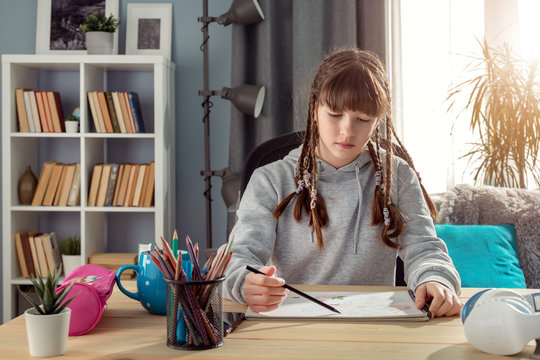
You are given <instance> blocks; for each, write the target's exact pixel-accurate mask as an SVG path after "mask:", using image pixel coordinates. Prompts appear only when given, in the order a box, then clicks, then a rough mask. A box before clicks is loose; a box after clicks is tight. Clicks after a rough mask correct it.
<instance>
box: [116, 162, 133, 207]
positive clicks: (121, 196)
mask: <svg viewBox="0 0 540 360" xmlns="http://www.w3.org/2000/svg"><path fill="white" fill-rule="evenodd" d="M131 167H132V165H131V164H124V172H123V174H122V182H121V184H120V189H118V201H117V202H116V204H115V205H116V206H124V201H125V198H126V192H127V187H128V184H129V178H130V177H131Z"/></svg>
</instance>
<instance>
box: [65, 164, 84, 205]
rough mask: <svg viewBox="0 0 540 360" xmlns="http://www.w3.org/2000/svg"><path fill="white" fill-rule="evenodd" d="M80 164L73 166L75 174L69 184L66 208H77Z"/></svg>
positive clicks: (79, 188)
mask: <svg viewBox="0 0 540 360" xmlns="http://www.w3.org/2000/svg"><path fill="white" fill-rule="evenodd" d="M80 193H81V164H75V174H73V181H72V183H71V189H69V195H68V201H67V206H78V205H80V203H81V201H80V199H81V196H80Z"/></svg>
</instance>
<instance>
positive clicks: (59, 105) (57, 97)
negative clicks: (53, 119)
mask: <svg viewBox="0 0 540 360" xmlns="http://www.w3.org/2000/svg"><path fill="white" fill-rule="evenodd" d="M52 93H53V96H54V103H55V104H56V111H57V113H58V118H59V120H60V131H61V132H66V118H65V116H64V107H63V106H62V98H61V97H60V93H59V92H58V91H53V92H52Z"/></svg>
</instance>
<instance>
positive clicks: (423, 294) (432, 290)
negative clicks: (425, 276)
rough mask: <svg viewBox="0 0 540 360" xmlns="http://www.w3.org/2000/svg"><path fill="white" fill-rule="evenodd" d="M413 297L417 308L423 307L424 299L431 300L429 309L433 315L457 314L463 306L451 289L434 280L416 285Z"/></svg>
mask: <svg viewBox="0 0 540 360" xmlns="http://www.w3.org/2000/svg"><path fill="white" fill-rule="evenodd" d="M415 297H416V300H415V303H416V307H417V308H418V309H421V308H422V307H424V304H425V303H426V301H431V305H430V306H429V311H430V312H431V314H432V315H433V317H437V316H454V315H459V313H460V311H461V307H462V306H463V305H462V304H461V300H459V298H458V297H457V295H456V294H454V292H453V291H452V290H450V289H449V288H447V287H446V286H444V285H442V284H441V283H438V282H435V281H429V282H426V283H423V284H420V285H418V287H417V288H416V295H415Z"/></svg>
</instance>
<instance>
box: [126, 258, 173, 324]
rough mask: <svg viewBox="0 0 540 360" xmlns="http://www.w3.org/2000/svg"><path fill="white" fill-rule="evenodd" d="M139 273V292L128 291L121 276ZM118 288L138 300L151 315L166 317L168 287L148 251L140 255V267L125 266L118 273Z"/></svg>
mask: <svg viewBox="0 0 540 360" xmlns="http://www.w3.org/2000/svg"><path fill="white" fill-rule="evenodd" d="M128 269H131V270H134V271H135V272H136V273H137V292H135V293H134V292H131V291H127V290H126V289H125V288H124V287H123V286H122V283H121V280H120V276H121V275H122V272H124V271H125V270H128ZM116 283H117V284H118V288H119V289H120V290H121V291H122V292H123V293H124V294H125V295H127V296H128V297H130V298H132V299H134V300H137V301H139V302H140V303H141V305H142V306H143V307H144V308H145V309H146V310H147V311H148V312H149V313H151V314H156V315H166V314H167V308H166V302H167V285H166V284H165V281H164V280H163V274H162V273H161V270H159V268H158V267H157V266H156V264H154V262H153V261H152V259H151V258H150V255H149V254H148V251H143V252H141V254H140V255H139V264H138V265H124V266H122V267H120V269H118V271H117V272H116Z"/></svg>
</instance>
